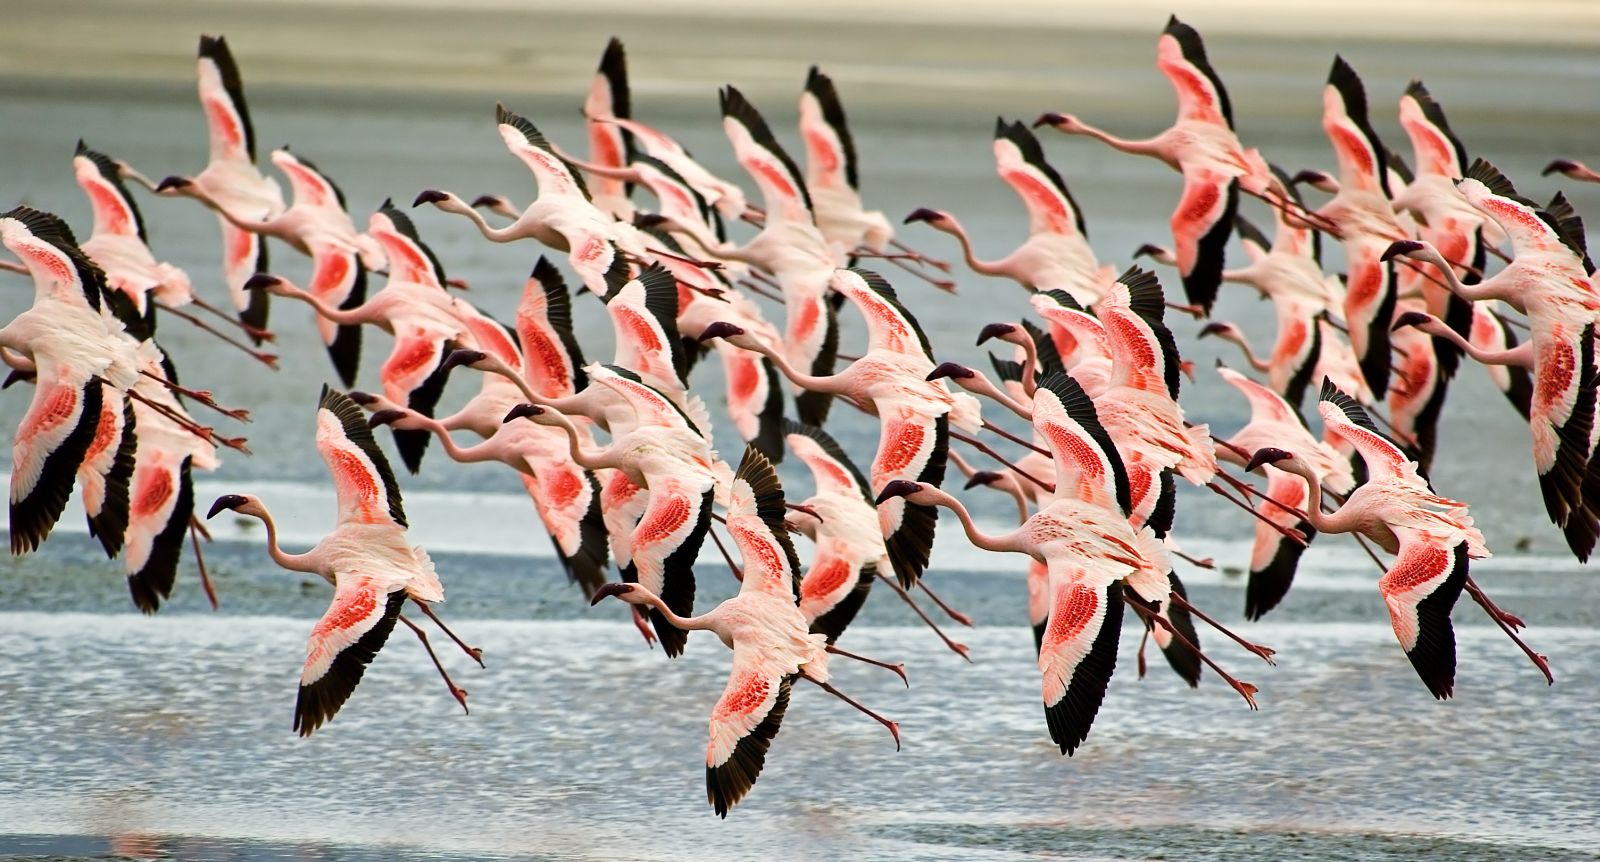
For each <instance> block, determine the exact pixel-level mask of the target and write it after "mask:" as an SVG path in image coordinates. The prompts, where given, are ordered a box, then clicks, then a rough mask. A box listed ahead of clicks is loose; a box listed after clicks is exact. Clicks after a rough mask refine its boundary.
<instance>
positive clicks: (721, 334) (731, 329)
mask: <svg viewBox="0 0 1600 862" xmlns="http://www.w3.org/2000/svg"><path fill="white" fill-rule="evenodd" d="M715 338H721V339H723V340H725V341H727V342H728V343H729V344H732V345H733V346H734V347H744V348H750V349H754V347H755V345H756V340H755V338H754V337H753V336H752V335H750V333H749V332H746V331H745V329H744V327H742V326H738V325H735V324H732V323H728V322H727V321H723V320H719V321H717V322H716V323H713V324H711V325H709V326H707V327H706V328H705V329H702V330H700V335H699V336H697V337H696V338H695V340H696V341H698V342H700V343H701V344H704V343H706V342H707V341H710V340H712V339H715Z"/></svg>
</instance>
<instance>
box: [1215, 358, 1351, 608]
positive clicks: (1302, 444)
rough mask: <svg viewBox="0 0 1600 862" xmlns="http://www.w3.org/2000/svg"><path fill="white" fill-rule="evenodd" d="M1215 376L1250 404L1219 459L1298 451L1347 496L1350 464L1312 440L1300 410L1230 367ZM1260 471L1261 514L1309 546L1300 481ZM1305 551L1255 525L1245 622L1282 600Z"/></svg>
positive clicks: (1311, 533)
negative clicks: (1263, 485) (1269, 450)
mask: <svg viewBox="0 0 1600 862" xmlns="http://www.w3.org/2000/svg"><path fill="white" fill-rule="evenodd" d="M1217 374H1218V375H1219V376H1220V377H1222V379H1223V380H1225V381H1227V382H1228V384H1229V385H1231V386H1233V388H1235V389H1237V390H1239V392H1240V394H1242V395H1244V397H1245V398H1246V399H1247V400H1248V401H1249V402H1250V421H1249V423H1247V424H1246V425H1245V426H1244V427H1243V428H1240V429H1239V430H1238V431H1237V432H1236V433H1235V434H1234V435H1233V436H1232V437H1229V438H1228V439H1227V441H1226V444H1225V445H1223V446H1220V447H1218V449H1217V457H1218V458H1219V459H1221V460H1225V461H1228V462H1229V463H1232V464H1237V465H1238V466H1240V467H1243V466H1245V465H1246V464H1248V463H1249V459H1250V457H1251V456H1253V455H1254V454H1255V452H1256V451H1257V450H1259V449H1263V448H1266V447H1268V446H1277V447H1280V448H1287V449H1289V450H1290V451H1294V452H1297V453H1303V454H1302V456H1301V457H1302V458H1303V459H1304V460H1305V461H1306V462H1307V463H1308V464H1310V465H1311V468H1312V470H1313V471H1315V472H1316V474H1317V479H1318V481H1320V482H1322V484H1323V485H1324V486H1325V487H1326V488H1327V489H1328V490H1330V491H1332V492H1333V493H1335V494H1338V495H1341V496H1343V495H1345V494H1348V493H1350V491H1351V490H1352V489H1353V488H1354V487H1355V476H1354V475H1353V474H1352V472H1351V469H1350V462H1349V461H1348V460H1346V459H1345V458H1344V457H1343V456H1341V455H1340V454H1339V453H1338V451H1336V450H1335V449H1334V448H1333V447H1331V446H1329V445H1328V444H1327V443H1324V442H1321V441H1319V440H1317V439H1316V438H1314V437H1312V436H1311V432H1310V431H1307V430H1306V427H1305V425H1304V424H1302V420H1301V419H1300V414H1299V412H1298V411H1296V410H1295V409H1294V407H1293V406H1292V405H1291V404H1290V403H1289V402H1288V401H1287V400H1286V399H1285V398H1283V397H1282V396H1281V395H1279V394H1278V393H1277V392H1276V391H1274V390H1273V389H1272V388H1271V387H1269V386H1263V385H1262V384H1260V383H1257V382H1256V381H1254V380H1251V379H1250V378H1248V377H1246V376H1244V375H1243V374H1240V373H1239V372H1237V371H1234V370H1233V369H1231V368H1225V367H1218V368H1217ZM1241 453H1243V454H1241ZM1262 470H1263V472H1265V473H1266V476H1267V497H1268V499H1269V500H1270V501H1271V502H1270V503H1268V504H1267V505H1266V506H1265V507H1264V509H1265V511H1264V514H1265V515H1266V516H1267V517H1268V518H1270V519H1271V520H1272V521H1274V522H1276V523H1277V524H1279V525H1280V526H1282V527H1286V528H1289V529H1293V530H1298V531H1299V532H1300V533H1301V534H1302V535H1304V536H1305V537H1306V541H1307V542H1310V541H1311V540H1312V539H1313V538H1314V537H1315V536H1316V528H1315V527H1313V526H1312V525H1311V522H1310V521H1308V520H1306V519H1304V518H1302V517H1301V516H1300V515H1301V511H1302V510H1304V509H1305V507H1306V506H1307V505H1309V503H1308V500H1309V497H1308V493H1307V490H1306V486H1305V483H1304V482H1302V481H1300V479H1299V478H1298V477H1297V476H1295V475H1294V474H1292V473H1287V472H1284V471H1283V470H1281V469H1278V468H1276V467H1272V466H1270V465H1269V466H1267V467H1263V468H1262ZM1305 548H1306V546H1305V545H1302V544H1300V543H1299V542H1291V541H1289V540H1288V539H1287V538H1285V537H1284V535H1283V534H1282V533H1280V532H1278V531H1276V530H1274V529H1272V528H1270V527H1268V526H1267V525H1266V524H1264V523H1258V524H1257V525H1256V535H1255V542H1254V544H1253V546H1252V547H1251V551H1250V575H1249V580H1248V581H1247V582H1246V584H1245V595H1244V615H1245V618H1246V619H1251V620H1258V619H1261V617H1262V616H1264V615H1266V613H1267V612H1268V611H1270V610H1272V609H1273V608H1275V607H1277V606H1278V603H1279V602H1281V601H1283V597H1284V596H1285V595H1287V594H1288V592H1289V587H1290V585H1291V584H1293V583H1294V574H1295V569H1296V568H1297V567H1298V566H1299V563H1300V555H1301V554H1303V553H1305Z"/></svg>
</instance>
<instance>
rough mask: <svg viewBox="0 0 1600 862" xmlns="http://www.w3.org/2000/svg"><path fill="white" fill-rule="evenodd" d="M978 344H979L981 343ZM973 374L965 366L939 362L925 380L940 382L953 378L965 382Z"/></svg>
mask: <svg viewBox="0 0 1600 862" xmlns="http://www.w3.org/2000/svg"><path fill="white" fill-rule="evenodd" d="M979 343H980V344H981V343H982V342H979ZM973 373H974V372H973V370H972V369H971V368H968V367H966V366H965V365H961V364H959V363H955V362H941V363H939V365H938V366H937V367H935V368H934V369H933V370H932V371H930V372H928V376H927V377H926V378H925V379H927V380H930V381H931V380H940V379H943V378H945V377H955V378H958V379H962V380H965V379H966V378H968V377H971V376H973Z"/></svg>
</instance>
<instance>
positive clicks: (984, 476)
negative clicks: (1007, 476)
mask: <svg viewBox="0 0 1600 862" xmlns="http://www.w3.org/2000/svg"><path fill="white" fill-rule="evenodd" d="M1000 479H1001V476H1000V474H999V473H996V472H995V471H993V470H979V471H978V472H976V473H973V474H972V478H970V479H968V480H967V484H966V485H965V486H963V487H962V489H961V490H963V491H967V490H971V489H973V488H976V487H978V486H979V485H985V486H987V485H992V484H994V483H995V482H998V481H1000Z"/></svg>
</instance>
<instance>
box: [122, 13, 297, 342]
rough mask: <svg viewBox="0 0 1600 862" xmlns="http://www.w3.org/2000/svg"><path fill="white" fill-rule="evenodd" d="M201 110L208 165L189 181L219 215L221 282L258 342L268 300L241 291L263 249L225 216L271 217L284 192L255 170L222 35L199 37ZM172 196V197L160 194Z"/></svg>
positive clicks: (126, 171)
mask: <svg viewBox="0 0 1600 862" xmlns="http://www.w3.org/2000/svg"><path fill="white" fill-rule="evenodd" d="M199 78H200V107H201V109H202V110H203V111H204V112H205V115H206V132H207V135H208V137H209V139H210V161H209V162H208V163H207V164H206V167H205V170H203V171H201V172H200V173H198V174H196V175H195V176H193V177H192V178H190V182H192V183H193V184H194V187H195V189H196V190H197V191H198V194H196V195H192V196H193V197H195V198H196V199H197V200H199V201H201V202H202V203H204V204H205V205H206V206H208V207H210V208H212V209H214V210H217V209H218V208H219V207H221V208H223V209H221V210H218V215H217V221H218V223H219V224H220V225H221V228H222V265H223V277H224V279H225V280H226V282H227V284H228V290H229V292H230V294H231V295H232V298H233V304H234V307H235V308H236V309H237V310H238V312H239V320H240V321H241V322H243V323H244V324H245V325H246V326H247V327H248V330H247V331H249V332H251V333H252V334H253V335H255V336H256V337H257V339H260V338H262V337H263V336H264V335H265V333H266V327H267V297H266V296H264V295H262V294H257V293H251V292H249V291H246V290H245V289H244V283H245V282H246V281H248V280H249V279H250V276H252V275H255V274H256V273H258V272H264V271H265V270H266V268H267V246H266V243H265V242H263V241H262V237H260V236H259V235H257V234H255V233H252V232H250V231H248V230H245V229H243V228H240V227H238V226H237V225H235V224H234V222H233V221H232V220H231V219H230V218H229V217H228V216H227V215H224V214H223V212H224V211H226V212H231V213H235V214H237V215H238V217H240V218H243V219H246V220H248V221H260V220H263V219H269V218H273V217H275V216H277V215H279V214H281V213H282V212H283V210H284V205H283V191H282V190H281V189H280V188H279V187H278V184H277V182H276V181H274V180H273V179H271V178H270V177H267V176H264V175H263V174H262V173H261V170H260V169H259V168H257V167H256V163H255V162H256V137H255V127H254V126H253V125H252V124H251V122H250V111H249V109H248V108H247V107H246V105H245V101H244V84H243V81H242V79H241V78H240V76H239V66H238V64H237V63H235V62H234V59H233V52H231V51H229V50H228V42H227V40H226V39H224V38H223V37H221V36H201V37H200V52H199ZM121 173H122V175H123V176H124V177H126V178H129V179H132V180H135V181H137V182H139V183H140V184H141V185H143V186H145V187H146V188H148V189H150V190H151V191H157V190H158V188H159V187H158V185H157V184H156V183H153V182H151V181H150V180H149V179H147V178H145V177H144V176H143V175H141V174H140V173H139V172H137V171H134V170H132V169H131V168H127V167H126V166H123V167H122V169H121ZM159 193H163V194H170V192H159Z"/></svg>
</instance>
